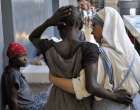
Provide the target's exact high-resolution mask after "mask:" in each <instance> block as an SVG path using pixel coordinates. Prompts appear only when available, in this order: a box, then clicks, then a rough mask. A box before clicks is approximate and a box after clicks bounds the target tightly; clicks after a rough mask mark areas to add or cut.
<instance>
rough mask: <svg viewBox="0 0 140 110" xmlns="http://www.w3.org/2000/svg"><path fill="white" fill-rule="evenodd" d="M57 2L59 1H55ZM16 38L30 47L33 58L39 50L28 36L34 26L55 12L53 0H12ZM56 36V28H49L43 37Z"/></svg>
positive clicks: (29, 51) (30, 56)
mask: <svg viewBox="0 0 140 110" xmlns="http://www.w3.org/2000/svg"><path fill="white" fill-rule="evenodd" d="M55 3H57V2H55ZM12 6H13V20H14V31H15V40H16V41H18V42H20V43H22V44H24V45H25V46H26V47H27V49H28V57H29V58H30V59H32V58H33V57H34V56H36V54H37V50H36V49H35V48H34V47H33V45H32V44H31V43H30V42H29V40H28V36H29V34H30V33H31V32H32V30H33V29H34V28H36V27H37V26H38V25H39V24H41V23H43V22H44V21H45V20H46V19H47V18H48V17H50V16H51V15H52V13H53V8H52V0H12ZM52 36H54V28H53V27H52V28H49V29H47V31H46V32H45V33H44V34H43V36H42V37H52Z"/></svg>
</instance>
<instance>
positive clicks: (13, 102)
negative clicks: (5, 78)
mask: <svg viewBox="0 0 140 110" xmlns="http://www.w3.org/2000/svg"><path fill="white" fill-rule="evenodd" d="M11 88H12V89H11V91H9V93H10V96H11V97H10V98H9V108H10V110H19V107H18V103H17V89H16V88H15V87H14V86H12V87H11Z"/></svg>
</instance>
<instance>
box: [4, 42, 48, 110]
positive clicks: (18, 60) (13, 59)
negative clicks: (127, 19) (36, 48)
mask: <svg viewBox="0 0 140 110" xmlns="http://www.w3.org/2000/svg"><path fill="white" fill-rule="evenodd" d="M7 56H8V58H9V64H8V65H7V66H6V67H5V69H4V72H3V74H2V102H3V106H4V107H6V105H8V107H9V109H10V110H43V106H44V104H45V103H46V102H47V98H48V95H49V91H48V92H42V93H39V95H37V96H33V95H32V91H31V89H30V87H29V85H28V83H27V81H26V79H25V77H24V76H23V75H22V73H21V72H20V67H25V66H26V64H27V51H26V48H25V47H23V46H22V45H21V44H19V43H15V42H13V43H11V44H10V45H9V47H8V50H7Z"/></svg>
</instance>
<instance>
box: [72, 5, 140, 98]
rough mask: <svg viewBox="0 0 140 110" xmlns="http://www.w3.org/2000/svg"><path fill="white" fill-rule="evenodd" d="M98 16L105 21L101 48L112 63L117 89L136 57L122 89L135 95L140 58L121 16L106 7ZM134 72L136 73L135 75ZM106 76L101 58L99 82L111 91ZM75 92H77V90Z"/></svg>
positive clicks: (138, 78) (139, 70) (137, 87)
mask: <svg viewBox="0 0 140 110" xmlns="http://www.w3.org/2000/svg"><path fill="white" fill-rule="evenodd" d="M97 14H98V15H99V17H100V18H101V19H102V20H103V21H104V27H103V32H102V35H103V43H102V45H101V47H102V48H103V49H104V51H105V52H106V54H107V56H108V58H109V59H110V61H111V63H112V66H113V75H114V83H115V87H117V86H118V85H119V84H120V82H121V81H122V80H123V79H124V77H125V75H126V73H127V71H128V65H129V64H130V63H131V62H132V60H133V57H135V61H134V64H133V66H132V68H131V72H130V74H129V76H128V77H127V79H126V80H125V82H124V83H123V85H122V86H121V87H120V89H126V90H127V91H128V92H130V93H131V94H132V95H133V94H135V93H137V92H138V90H139V86H138V84H137V82H136V80H135V79H134V75H135V76H136V78H137V80H138V81H139V83H140V73H139V72H140V56H139V55H138V53H137V51H136V50H135V48H134V46H133V44H132V43H131V41H130V39H129V37H128V35H127V33H126V30H125V26H124V23H123V20H122V18H121V16H120V15H119V13H118V12H117V11H116V10H115V9H113V8H111V7H105V8H104V9H102V10H100V11H99V12H98V13H97ZM132 72H133V73H134V75H133V73H132ZM104 76H106V74H104V68H103V65H102V61H101V59H100V57H99V61H98V82H99V83H100V84H103V83H104V87H105V88H106V89H110V90H111V88H112V86H111V84H110V83H109V80H108V77H107V76H106V77H104ZM81 82H82V81H81ZM74 84H75V83H74V81H73V85H74ZM82 84H83V83H82ZM83 85H85V84H83ZM74 87H76V86H74ZM74 90H76V88H75V89H74ZM84 97H85V96H84Z"/></svg>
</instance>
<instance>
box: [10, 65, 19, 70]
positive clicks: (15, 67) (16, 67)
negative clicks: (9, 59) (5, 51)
mask: <svg viewBox="0 0 140 110" xmlns="http://www.w3.org/2000/svg"><path fill="white" fill-rule="evenodd" d="M9 66H10V67H12V68H14V69H16V70H20V67H19V66H18V65H16V64H9Z"/></svg>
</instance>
